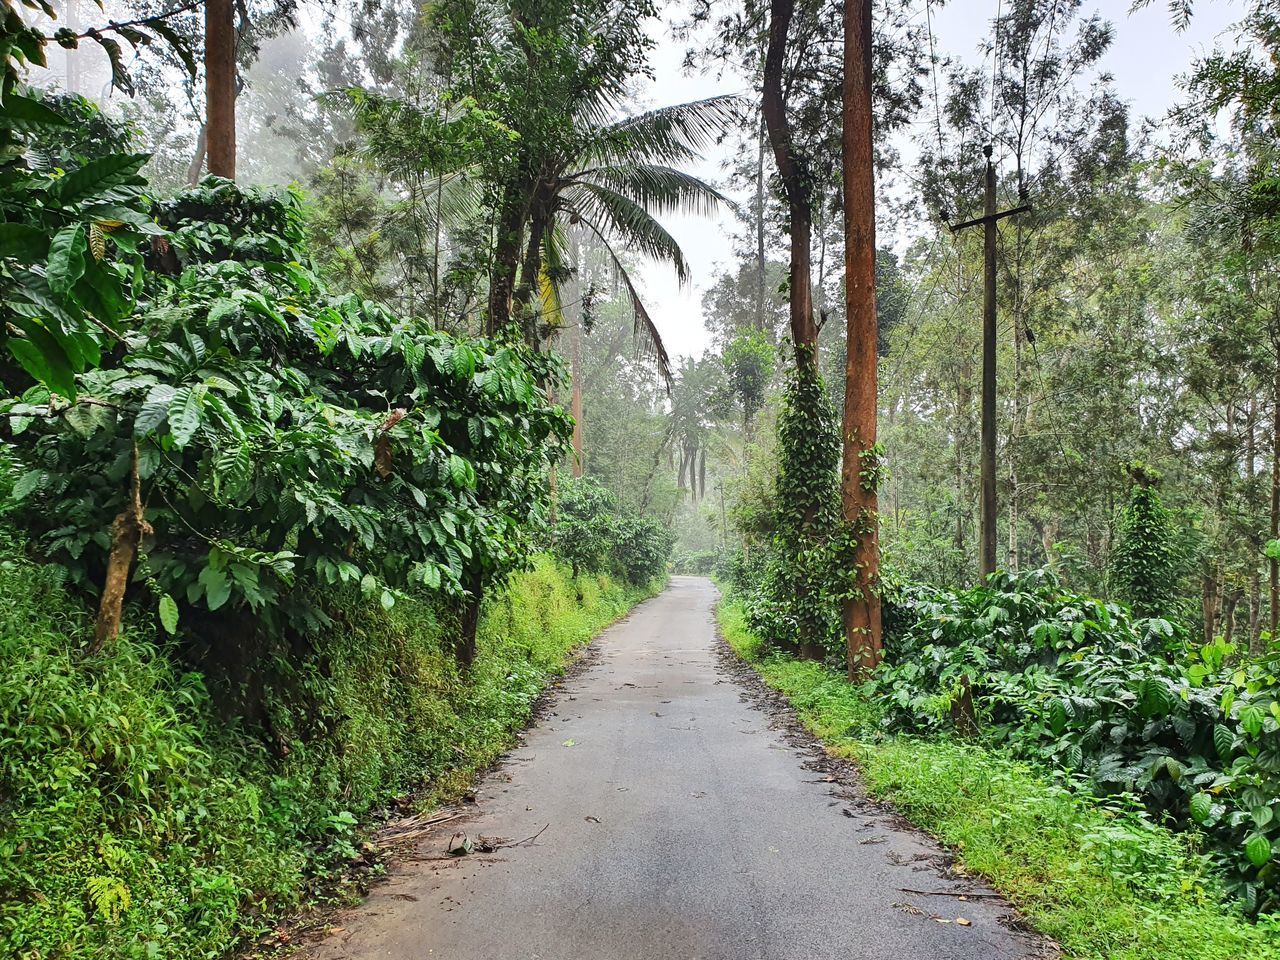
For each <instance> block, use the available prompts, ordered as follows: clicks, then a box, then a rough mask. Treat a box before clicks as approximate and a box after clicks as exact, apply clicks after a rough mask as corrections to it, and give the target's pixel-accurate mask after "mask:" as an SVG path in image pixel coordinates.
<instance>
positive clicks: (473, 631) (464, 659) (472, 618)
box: [454, 575, 484, 670]
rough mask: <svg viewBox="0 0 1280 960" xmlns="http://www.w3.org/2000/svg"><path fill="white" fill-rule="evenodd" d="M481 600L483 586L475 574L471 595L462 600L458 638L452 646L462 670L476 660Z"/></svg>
mask: <svg viewBox="0 0 1280 960" xmlns="http://www.w3.org/2000/svg"><path fill="white" fill-rule="evenodd" d="M483 601H484V587H483V586H482V584H481V582H480V577H479V576H478V575H477V576H475V577H474V578H473V579H472V583H471V596H469V597H467V598H466V599H465V600H463V601H462V616H461V618H460V622H459V624H458V639H457V643H456V644H455V646H454V657H455V659H456V660H457V661H458V665H459V666H460V667H462V668H463V669H464V670H469V669H470V668H471V665H472V664H473V663H475V662H476V646H477V644H476V640H477V637H478V636H479V634H480V608H481V606H482V604H483Z"/></svg>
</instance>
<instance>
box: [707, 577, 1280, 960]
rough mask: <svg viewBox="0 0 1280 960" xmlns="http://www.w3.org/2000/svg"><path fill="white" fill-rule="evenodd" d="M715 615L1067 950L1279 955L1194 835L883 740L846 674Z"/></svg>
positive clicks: (732, 618) (947, 747)
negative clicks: (1231, 900) (1223, 889)
mask: <svg viewBox="0 0 1280 960" xmlns="http://www.w3.org/2000/svg"><path fill="white" fill-rule="evenodd" d="M718 617H719V621H720V627H721V630H722V632H723V634H724V636H725V639H726V640H727V641H728V643H729V644H730V646H731V647H732V648H733V649H734V650H735V651H736V652H737V653H738V654H739V656H741V657H742V658H743V659H744V660H746V661H747V662H749V663H750V664H751V665H752V666H753V667H754V668H755V669H756V670H757V671H758V672H759V673H760V675H761V676H762V677H763V678H764V680H765V682H766V683H767V684H769V686H771V687H773V688H775V689H777V690H779V691H780V692H781V693H782V694H783V695H784V696H786V697H787V699H788V700H790V701H791V703H792V704H793V705H794V706H795V708H796V711H797V714H798V716H799V717H800V719H801V721H802V722H803V723H804V724H805V725H806V726H807V727H808V728H809V730H811V731H812V732H813V733H814V734H815V735H816V736H817V737H819V738H820V739H821V740H822V741H824V743H826V745H827V746H828V748H829V749H830V751H831V752H832V753H834V754H836V755H839V756H842V757H846V758H848V759H851V760H853V761H855V762H856V763H857V764H858V766H859V767H860V768H861V770H862V773H863V777H864V779H865V781H866V784H867V788H868V790H869V791H870V792H871V794H872V795H874V796H876V797H879V798H880V799H882V800H884V801H886V802H888V803H889V804H891V805H892V806H893V807H895V808H896V809H897V810H898V811H899V812H901V813H902V814H903V815H904V816H906V817H907V818H908V819H909V820H911V821H912V822H913V823H915V824H917V825H918V826H920V827H922V828H923V829H925V830H926V831H928V832H929V833H931V834H932V835H934V836H935V837H937V838H938V839H939V840H940V841H941V842H942V843H944V844H946V845H947V846H948V847H949V848H951V849H952V850H953V851H955V852H956V853H957V854H958V856H959V857H960V859H961V860H962V861H963V863H964V864H965V866H966V867H967V868H968V869H969V870H970V871H972V872H975V873H978V874H980V875H982V876H983V877H985V878H987V879H988V880H989V881H990V882H991V884H992V885H993V886H994V887H995V888H996V889H997V890H999V891H1000V892H1001V893H1003V894H1004V895H1005V896H1007V897H1008V898H1009V899H1010V900H1011V901H1012V902H1013V903H1015V904H1016V905H1017V906H1018V907H1019V909H1020V910H1021V911H1022V913H1023V914H1024V915H1025V916H1026V917H1027V918H1028V919H1029V920H1030V921H1031V923H1032V924H1033V925H1034V926H1035V927H1036V929H1038V930H1040V931H1041V932H1042V933H1044V934H1046V935H1048V936H1050V937H1052V938H1053V939H1055V940H1057V941H1058V942H1059V943H1060V944H1061V945H1062V947H1063V949H1064V951H1065V952H1066V954H1067V955H1068V956H1071V957H1077V958H1081V960H1168V958H1170V957H1178V958H1181V960H1277V958H1280V919H1275V918H1272V919H1268V920H1264V921H1262V922H1260V923H1258V924H1253V923H1250V922H1248V921H1246V920H1245V919H1243V918H1242V917H1240V916H1239V915H1237V914H1236V913H1233V912H1232V910H1231V908H1230V907H1228V906H1224V905H1223V902H1222V900H1221V899H1220V898H1219V895H1218V890H1217V883H1216V881H1215V879H1214V877H1213V874H1212V872H1211V870H1210V869H1209V866H1208V863H1207V861H1206V859H1205V858H1204V857H1202V856H1201V855H1200V854H1199V853H1198V852H1197V851H1196V849H1195V848H1194V844H1195V838H1194V836H1188V835H1186V834H1175V833H1173V832H1171V831H1169V830H1167V829H1165V828H1163V827H1161V826H1159V825H1157V824H1155V823H1152V822H1151V821H1150V820H1149V819H1147V818H1146V816H1145V815H1144V814H1143V812H1142V811H1141V810H1140V809H1138V808H1137V806H1136V805H1134V804H1123V803H1117V804H1114V805H1102V804H1100V803H1096V802H1093V801H1092V800H1090V799H1088V798H1085V797H1082V796H1080V795H1078V794H1074V793H1072V792H1071V791H1070V790H1068V789H1066V788H1065V787H1064V786H1062V785H1061V784H1059V783H1057V782H1055V780H1054V779H1053V778H1052V776H1051V775H1049V774H1048V773H1047V772H1046V771H1042V770H1039V769H1037V768H1034V767H1032V766H1030V765H1028V764H1026V763H1022V762H1019V761H1016V760H1014V759H1011V758H1009V757H1007V756H1003V755H1001V754H999V753H997V752H993V751H992V750H989V749H987V748H984V747H983V746H982V745H979V744H976V743H972V742H963V741H957V740H954V739H944V738H938V739H919V738H907V737H892V736H886V735H885V734H884V733H883V732H882V726H881V724H880V716H879V711H878V710H877V709H876V706H875V704H874V703H872V702H870V701H869V700H868V699H867V698H866V697H865V696H863V695H862V693H861V692H860V690H859V688H858V687H856V686H854V685H853V684H850V683H849V682H848V681H847V680H846V679H845V678H844V676H843V675H841V674H839V673H836V672H835V671H833V670H831V669H829V668H827V667H825V666H823V665H821V664H818V663H813V662H802V661H797V660H793V659H789V658H786V657H782V656H777V655H772V654H768V653H766V652H765V650H764V648H763V644H762V643H761V640H760V638H758V637H756V636H754V635H753V634H752V633H751V631H750V629H749V628H748V627H747V624H746V622H745V618H744V615H743V611H742V609H741V607H740V606H739V605H738V604H736V603H734V602H733V601H732V600H727V601H725V602H723V603H721V604H720V608H719V613H718Z"/></svg>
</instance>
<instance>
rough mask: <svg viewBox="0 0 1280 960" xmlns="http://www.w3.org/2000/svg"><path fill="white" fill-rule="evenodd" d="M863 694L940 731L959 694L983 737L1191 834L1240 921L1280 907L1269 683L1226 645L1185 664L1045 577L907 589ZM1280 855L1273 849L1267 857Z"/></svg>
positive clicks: (1263, 666) (1163, 640) (1165, 642)
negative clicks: (956, 588) (896, 627)
mask: <svg viewBox="0 0 1280 960" xmlns="http://www.w3.org/2000/svg"><path fill="white" fill-rule="evenodd" d="M899 606H900V609H899V610H898V611H897V612H896V616H897V617H898V618H899V619H900V620H901V621H902V622H904V623H905V624H906V626H905V628H904V630H903V632H902V633H900V634H899V635H897V636H894V637H892V638H890V641H889V643H888V644H887V647H886V654H887V657H886V664H885V666H884V667H883V668H882V669H881V671H880V672H879V673H878V674H877V676H876V678H875V680H874V682H873V685H872V687H871V688H870V689H871V690H872V691H874V692H875V693H876V694H878V695H880V696H882V697H883V698H884V701H885V706H886V716H887V719H888V721H889V723H890V724H891V725H892V726H893V727H895V728H898V729H904V730H910V731H915V732H931V731H940V730H945V729H946V728H947V727H948V725H949V719H950V710H951V707H952V706H953V704H954V703H955V701H956V698H957V696H958V694H959V691H960V689H961V685H962V683H964V682H967V684H968V686H969V688H970V690H971V692H972V696H973V703H974V706H975V708H976V710H977V713H978V715H979V719H980V721H981V722H982V724H983V726H984V728H985V736H986V737H987V738H989V739H990V740H991V741H993V742H999V743H1002V744H1005V745H1006V746H1007V747H1008V749H1010V750H1011V751H1012V752H1013V753H1015V754H1016V755H1018V756H1021V757H1026V758H1029V759H1033V760H1036V761H1038V762H1040V763H1044V764H1047V765H1049V766H1051V767H1052V768H1054V769H1057V770H1059V771H1061V772H1062V773H1063V775H1064V776H1068V777H1070V778H1072V779H1073V780H1075V781H1078V782H1079V784H1080V785H1082V786H1083V787H1084V788H1085V789H1087V790H1089V791H1091V792H1093V793H1095V794H1097V795H1098V796H1100V797H1118V796H1125V795H1129V794H1133V795H1136V796H1138V797H1140V798H1141V800H1142V801H1143V803H1144V804H1145V806H1146V808H1147V810H1148V811H1149V812H1150V814H1151V815H1152V816H1155V817H1158V818H1160V819H1161V820H1162V821H1163V822H1167V823H1169V824H1171V825H1176V826H1179V827H1183V828H1188V829H1191V828H1198V829H1199V830H1200V831H1202V832H1203V833H1204V834H1205V836H1206V838H1207V839H1208V840H1209V841H1210V843H1211V844H1212V851H1213V853H1212V856H1213V858H1214V860H1215V861H1216V862H1217V864H1218V865H1219V866H1220V867H1221V869H1222V873H1223V876H1224V878H1225V882H1226V886H1227V889H1228V890H1229V892H1230V893H1231V894H1232V895H1234V896H1236V897H1238V898H1239V899H1240V901H1241V902H1242V904H1243V906H1244V909H1245V910H1246V911H1248V912H1249V913H1251V914H1256V913H1258V912H1262V911H1270V910H1275V909H1276V908H1277V907H1278V906H1280V870H1278V868H1277V859H1276V858H1275V857H1273V855H1272V849H1273V847H1275V846H1277V845H1278V844H1280V823H1278V822H1277V817H1276V814H1278V813H1280V801H1277V799H1276V798H1277V795H1278V794H1280V680H1277V671H1276V666H1277V665H1276V664H1275V663H1274V662H1267V661H1245V662H1244V663H1243V664H1240V663H1238V662H1233V661H1234V655H1235V653H1236V651H1235V648H1234V647H1233V646H1230V645H1227V644H1222V643H1216V644H1210V645H1206V646H1202V647H1196V648H1192V652H1190V653H1186V652H1184V648H1183V645H1182V644H1181V643H1180V642H1179V640H1180V639H1181V637H1180V634H1178V633H1177V631H1176V630H1175V628H1174V626H1173V625H1172V624H1170V623H1169V622H1168V621H1166V620H1161V619H1148V620H1135V619H1133V618H1132V617H1131V616H1130V614H1129V612H1128V611H1127V610H1126V609H1125V608H1124V607H1121V606H1119V605H1117V604H1109V603H1104V602H1103V601H1100V600H1094V599H1091V598H1089V597H1083V596H1078V595H1075V594H1071V593H1068V592H1065V591H1063V590H1062V589H1061V588H1060V587H1059V585H1058V584H1057V582H1056V580H1055V579H1054V578H1053V577H1052V576H1051V575H1048V574H1046V573H1044V572H1035V573H1030V574H1026V575H1024V576H1022V577H1021V578H1013V577H1010V576H1007V575H1003V574H1002V575H997V576H995V577H992V578H990V579H989V580H988V583H987V585H986V586H983V587H978V588H975V589H972V590H969V591H964V592H959V593H957V592H952V591H947V590H941V589H925V588H912V589H906V590H904V591H903V592H902V593H901V595H900V598H899ZM1278 849H1280V847H1278Z"/></svg>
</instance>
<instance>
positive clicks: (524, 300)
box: [513, 191, 558, 350]
mask: <svg viewBox="0 0 1280 960" xmlns="http://www.w3.org/2000/svg"><path fill="white" fill-rule="evenodd" d="M550 229H551V204H550V200H549V198H547V197H546V196H545V195H544V194H543V193H542V192H541V191H538V192H537V193H535V194H534V198H533V202H532V203H531V204H530V205H529V237H528V239H527V240H526V241H525V250H524V260H523V262H522V263H521V265H520V285H519V286H518V287H517V288H516V292H515V297H514V298H513V299H514V302H515V306H516V309H517V310H520V311H521V312H522V313H523V315H524V338H525V342H526V343H528V344H529V346H531V347H533V348H534V349H535V350H538V349H540V348H541V346H542V337H541V335H540V334H539V333H538V319H539V316H540V311H538V310H531V309H528V308H529V305H530V304H531V303H532V302H533V301H534V299H535V298H536V297H537V296H538V295H539V292H540V291H539V287H540V284H541V283H542V244H543V242H544V241H545V240H546V237H547V231H548V230H550ZM557 319H558V318H555V317H550V318H544V320H545V322H548V323H550V322H553V321H555V320H557Z"/></svg>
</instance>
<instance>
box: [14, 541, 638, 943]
mask: <svg viewBox="0 0 1280 960" xmlns="http://www.w3.org/2000/svg"><path fill="white" fill-rule="evenodd" d="M18 554H19V551H18V550H16V549H14V548H12V547H7V546H5V545H3V544H0V956H4V957H15V958H21V960H35V958H41V960H44V958H63V957H67V958H71V957H93V958H103V960H115V958H130V960H132V958H139V960H144V958H145V960H151V958H161V960H163V958H173V960H179V958H180V960H188V958H200V957H204V958H217V957H222V956H224V955H225V954H226V953H227V952H228V951H229V950H231V949H234V948H235V947H236V945H237V944H242V943H244V942H246V941H247V940H250V939H252V938H254V937H256V936H257V935H259V934H260V933H261V932H263V931H264V930H266V929H269V928H270V927H271V925H272V921H273V919H274V918H276V917H278V916H280V915H281V914H282V913H283V912H287V911H289V910H290V909H292V908H294V907H296V906H297V905H298V904H299V903H300V902H301V901H303V900H304V899H305V898H306V897H307V896H308V895H309V894H308V890H309V889H311V887H310V882H311V880H312V879H313V878H314V877H316V876H317V875H319V874H323V873H324V872H325V871H327V870H330V869H333V868H340V867H341V866H342V865H343V864H345V863H346V862H348V861H349V859H350V857H351V856H352V855H353V854H354V853H355V845H356V841H357V839H358V824H359V823H360V822H361V821H362V820H364V819H366V818H368V817H369V816H370V815H372V814H373V813H374V812H375V811H376V810H377V809H378V808H379V807H380V806H381V805H385V804H386V803H387V802H388V801H389V800H390V799H391V798H392V797H394V796H397V795H402V794H403V793H404V792H406V791H409V790H411V789H420V790H421V791H422V792H421V794H420V798H419V799H420V802H422V803H424V804H429V803H432V802H435V801H437V800H440V799H445V798H448V797H450V796H453V795H455V794H456V793H458V792H459V791H460V790H461V789H462V788H463V787H464V786H465V785H466V784H467V783H468V782H469V781H470V779H471V778H472V776H473V775H474V773H475V771H477V770H478V769H481V768H483V767H485V766H486V765H488V764H489V763H490V762H492V761H493V760H494V759H495V758H496V757H497V756H499V755H500V754H501V753H502V752H503V751H504V750H505V749H506V748H507V747H508V746H509V745H510V744H511V742H512V738H513V736H514V734H515V732H516V731H517V730H518V729H519V728H520V727H521V726H522V725H523V724H524V723H525V722H526V721H527V719H528V717H529V714H530V711H531V709H532V706H533V703H534V701H535V699H536V697H537V695H538V693H539V691H540V690H541V689H542V688H543V687H544V686H545V685H546V684H547V683H548V682H550V681H551V679H552V678H553V677H554V676H555V675H556V674H557V673H558V672H559V671H561V670H562V669H563V667H564V666H565V664H566V662H567V660H568V658H569V657H570V656H571V655H572V651H573V650H574V649H575V648H576V647H578V646H579V645H580V644H582V643H583V642H584V641H586V640H587V639H589V638H590V637H591V636H593V635H594V634H595V633H596V632H598V631H599V630H600V629H601V628H602V627H604V626H605V625H607V624H608V623H610V622H611V621H613V620H615V619H617V618H618V617H619V616H621V615H622V614H623V613H625V612H626V611H627V610H628V609H630V607H631V606H632V605H633V604H634V603H635V602H636V601H637V600H639V599H640V598H641V596H642V595H643V592H642V591H635V590H629V589H626V588H624V587H622V586H620V585H618V584H616V583H614V582H612V581H610V580H609V579H608V578H604V577H595V576H583V577H579V578H577V579H576V580H574V579H572V578H571V577H570V575H569V573H568V571H567V570H565V569H564V568H562V567H560V566H558V565H557V564H556V563H555V562H553V561H552V560H551V559H550V558H548V557H540V558H538V559H537V560H536V562H535V564H534V567H533V569H532V570H530V571H527V572H525V573H521V574H518V575H516V576H515V577H513V578H512V580H511V581H510V584H509V586H508V588H507V589H506V590H505V591H503V592H501V593H497V594H495V595H493V596H492V597H491V598H490V600H489V601H488V602H487V604H486V607H485V610H484V614H483V617H482V622H481V633H480V638H479V655H478V658H477V662H476V664H475V665H474V667H473V668H472V670H471V672H470V673H469V674H468V675H465V676H464V675H460V674H459V671H458V670H457V668H456V667H455V665H454V661H453V659H452V656H451V655H450V652H449V638H450V632H451V628H452V626H451V622H450V621H449V620H448V619H447V618H443V617H442V616H441V615H440V614H439V613H438V612H437V611H436V610H434V609H432V608H431V607H429V606H426V605H421V604H414V603H412V602H401V603H397V604H396V606H395V607H393V608H392V610H391V611H389V612H384V611H382V610H381V609H380V608H376V609H370V605H368V604H360V603H357V602H354V601H353V602H350V603H348V604H347V605H346V606H345V607H342V606H340V607H339V609H338V610H337V611H335V612H336V613H338V614H339V615H338V616H337V617H336V618H335V623H334V625H333V627H332V628H330V629H329V630H328V631H326V633H325V635H324V636H319V637H312V638H309V644H308V649H307V650H306V651H305V652H303V653H299V652H298V651H293V655H292V656H288V657H286V656H284V655H283V652H279V651H278V652H276V653H271V654H269V655H268V656H267V657H266V659H267V660H268V661H270V662H266V663H257V664H255V670H257V671H258V672H259V673H261V672H264V671H268V670H270V671H272V672H273V677H274V679H275V681H277V683H276V685H275V686H274V687H273V688H272V691H271V692H270V695H269V696H266V697H265V699H264V700H263V704H264V707H263V709H264V718H262V719H259V722H258V723H257V724H256V725H250V724H248V723H246V722H244V721H234V720H231V719H229V718H228V709H227V704H228V702H229V698H228V690H224V689H220V688H219V687H218V685H217V684H216V683H213V682H212V681H209V682H206V679H205V678H204V677H202V676H201V675H199V674H196V673H193V672H183V671H182V670H180V669H178V667H177V666H176V664H177V663H178V662H180V658H179V657H178V656H176V655H175V654H174V652H173V651H168V650H166V649H164V648H163V647H162V646H160V645H159V643H158V639H157V637H156V635H155V632H154V630H153V629H152V628H151V627H149V626H145V625H137V624H135V625H134V626H133V628H132V629H130V630H129V631H128V632H127V633H126V635H125V636H123V637H122V638H121V639H120V641H119V642H118V643H117V644H116V645H115V646H114V647H113V648H111V649H110V650H109V651H107V652H105V653H103V654H102V655H99V656H93V657H91V656H86V654H85V653H84V650H85V645H86V642H87V640H88V637H89V636H90V634H91V623H90V620H89V617H88V614H87V613H86V611H85V610H84V609H83V607H82V605H81V604H80V603H79V602H78V601H76V600H75V599H73V597H72V594H71V593H70V592H69V591H68V590H66V589H64V587H63V584H62V583H61V582H60V581H59V577H58V571H57V569H56V568H54V567H45V566H40V565H36V564H32V563H29V562H26V561H24V560H22V559H19V556H18ZM211 690H212V692H211ZM231 692H235V691H231Z"/></svg>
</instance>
